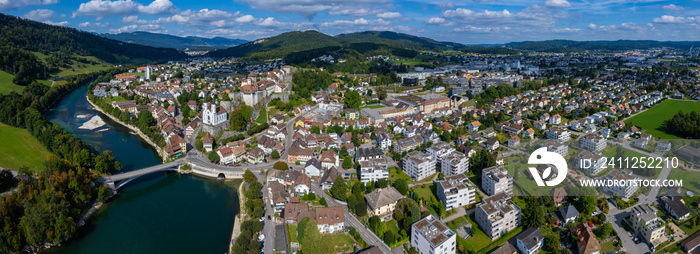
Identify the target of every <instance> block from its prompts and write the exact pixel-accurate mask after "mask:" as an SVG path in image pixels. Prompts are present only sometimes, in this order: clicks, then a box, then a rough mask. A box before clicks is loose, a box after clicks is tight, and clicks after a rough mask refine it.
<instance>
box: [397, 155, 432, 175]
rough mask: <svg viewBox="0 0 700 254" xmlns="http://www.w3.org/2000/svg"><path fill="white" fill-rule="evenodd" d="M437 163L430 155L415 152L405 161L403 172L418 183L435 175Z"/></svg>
mask: <svg viewBox="0 0 700 254" xmlns="http://www.w3.org/2000/svg"><path fill="white" fill-rule="evenodd" d="M435 162H436V160H435V159H433V157H432V156H430V154H427V153H424V152H419V151H413V152H410V153H409V154H408V155H407V156H406V159H404V160H403V172H404V173H406V174H407V175H409V176H411V179H413V180H414V181H418V180H421V179H424V178H426V177H428V176H431V175H432V174H435V172H436V171H435V164H436V163H435Z"/></svg>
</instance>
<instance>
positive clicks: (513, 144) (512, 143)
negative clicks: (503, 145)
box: [508, 136, 520, 148]
mask: <svg viewBox="0 0 700 254" xmlns="http://www.w3.org/2000/svg"><path fill="white" fill-rule="evenodd" d="M519 145H520V137H518V136H510V138H509V139H508V147H510V148H517V147H518V146H519Z"/></svg>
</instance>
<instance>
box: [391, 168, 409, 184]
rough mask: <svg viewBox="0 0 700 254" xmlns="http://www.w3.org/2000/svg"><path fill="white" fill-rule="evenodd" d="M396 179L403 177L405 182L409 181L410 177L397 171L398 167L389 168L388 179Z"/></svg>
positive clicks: (392, 180)
mask: <svg viewBox="0 0 700 254" xmlns="http://www.w3.org/2000/svg"><path fill="white" fill-rule="evenodd" d="M398 179H404V180H406V182H411V177H410V176H409V175H407V174H406V173H404V172H400V173H399V169H398V168H396V167H392V168H389V181H391V182H394V181H396V180H398Z"/></svg>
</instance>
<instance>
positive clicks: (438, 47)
mask: <svg viewBox="0 0 700 254" xmlns="http://www.w3.org/2000/svg"><path fill="white" fill-rule="evenodd" d="M423 50H430V51H438V52H440V51H444V50H456V51H462V52H471V53H491V54H517V53H518V51H517V50H514V49H508V48H505V47H484V46H466V45H463V44H459V43H454V42H440V41H435V40H433V39H430V38H425V37H419V36H413V35H409V34H403V33H396V32H388V31H366V32H355V33H347V34H339V35H336V36H331V35H327V34H323V33H320V32H318V31H313V30H309V31H304V32H301V31H294V32H286V33H282V34H279V35H276V36H273V37H269V38H263V39H258V40H256V41H253V42H248V43H245V44H241V45H238V46H235V47H231V48H227V49H222V50H215V51H212V52H209V54H208V55H209V56H211V57H244V58H249V59H254V60H263V59H273V58H285V57H287V58H292V59H294V60H308V59H310V58H313V57H317V56H321V55H324V54H351V55H352V54H354V55H367V54H384V55H397V56H411V55H415V54H417V53H418V51H423ZM292 62H294V61H292Z"/></svg>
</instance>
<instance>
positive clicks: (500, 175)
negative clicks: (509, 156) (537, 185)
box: [481, 167, 513, 196]
mask: <svg viewBox="0 0 700 254" xmlns="http://www.w3.org/2000/svg"><path fill="white" fill-rule="evenodd" d="M481 188H482V189H483V190H484V192H485V193H486V194H487V195H489V196H493V195H496V194H498V193H502V192H505V193H507V194H508V195H512V194H513V177H512V176H510V175H509V174H508V171H507V170H506V169H505V168H503V167H490V168H485V169H483V170H481Z"/></svg>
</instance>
